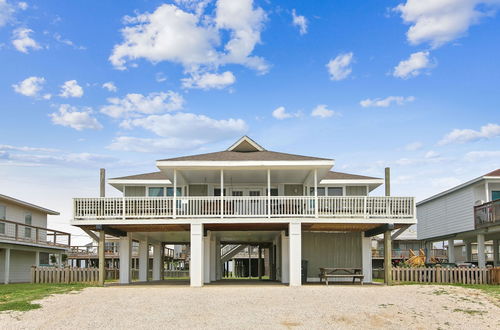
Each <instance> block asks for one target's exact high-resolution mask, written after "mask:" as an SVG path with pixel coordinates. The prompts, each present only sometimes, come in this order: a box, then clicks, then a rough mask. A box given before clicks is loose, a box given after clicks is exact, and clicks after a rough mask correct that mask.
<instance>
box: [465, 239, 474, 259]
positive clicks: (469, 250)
mask: <svg viewBox="0 0 500 330" xmlns="http://www.w3.org/2000/svg"><path fill="white" fill-rule="evenodd" d="M464 243H465V261H467V262H472V242H471V241H465V242H464Z"/></svg>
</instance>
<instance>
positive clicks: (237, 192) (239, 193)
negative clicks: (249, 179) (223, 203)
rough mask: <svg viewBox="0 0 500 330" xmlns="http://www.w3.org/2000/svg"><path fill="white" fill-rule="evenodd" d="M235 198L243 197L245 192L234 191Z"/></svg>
mask: <svg viewBox="0 0 500 330" xmlns="http://www.w3.org/2000/svg"><path fill="white" fill-rule="evenodd" d="M232 195H233V196H243V191H241V190H233V191H232Z"/></svg>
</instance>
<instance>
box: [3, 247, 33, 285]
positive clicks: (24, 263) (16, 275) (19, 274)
mask: <svg viewBox="0 0 500 330" xmlns="http://www.w3.org/2000/svg"><path fill="white" fill-rule="evenodd" d="M34 264H35V252H31V251H18V250H10V283H16V282H30V281H31V266H33V265H34ZM4 267H5V250H2V251H1V252H0V283H3V280H4V274H5V268H4Z"/></svg>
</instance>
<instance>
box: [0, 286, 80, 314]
mask: <svg viewBox="0 0 500 330" xmlns="http://www.w3.org/2000/svg"><path fill="white" fill-rule="evenodd" d="M88 286H89V285H88V284H7V285H0V311H28V310H31V309H37V308H40V307H41V306H40V304H33V303H32V301H33V300H39V299H42V298H43V297H46V296H49V295H51V294H58V293H67V292H71V291H80V290H82V289H84V288H86V287H88Z"/></svg>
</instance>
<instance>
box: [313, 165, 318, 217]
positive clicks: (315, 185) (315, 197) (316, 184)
mask: <svg viewBox="0 0 500 330" xmlns="http://www.w3.org/2000/svg"><path fill="white" fill-rule="evenodd" d="M314 216H315V217H316V218H317V217H318V169H317V168H315V169H314Z"/></svg>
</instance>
